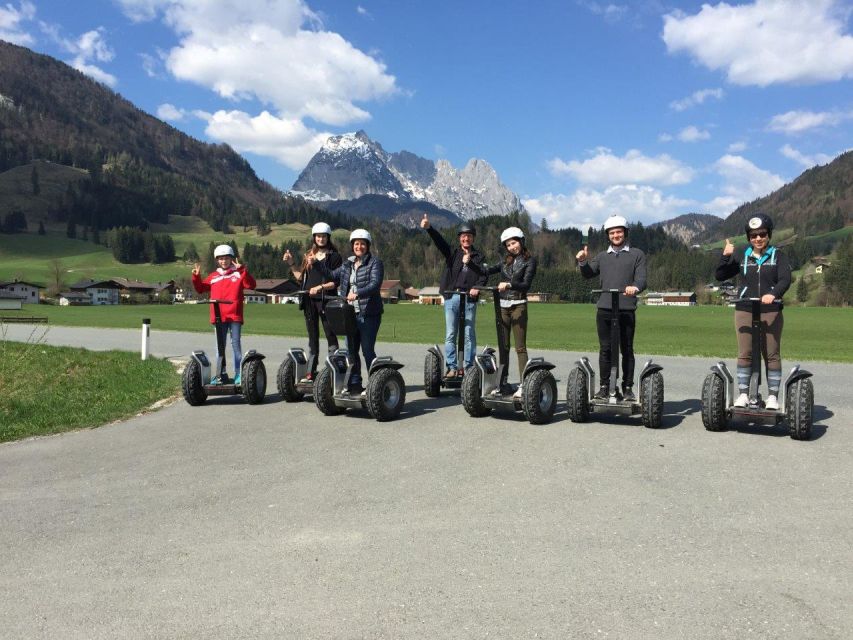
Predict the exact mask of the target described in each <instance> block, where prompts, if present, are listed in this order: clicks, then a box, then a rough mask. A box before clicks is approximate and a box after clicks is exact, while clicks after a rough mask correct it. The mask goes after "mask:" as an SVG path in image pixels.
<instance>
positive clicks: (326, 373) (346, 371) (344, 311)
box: [313, 296, 406, 422]
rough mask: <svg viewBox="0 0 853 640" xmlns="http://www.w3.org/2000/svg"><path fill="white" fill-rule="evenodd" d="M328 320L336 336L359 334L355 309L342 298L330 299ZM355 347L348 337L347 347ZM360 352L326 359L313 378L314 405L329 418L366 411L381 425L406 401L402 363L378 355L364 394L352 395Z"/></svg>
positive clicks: (340, 352) (341, 351)
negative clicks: (353, 411) (356, 360)
mask: <svg viewBox="0 0 853 640" xmlns="http://www.w3.org/2000/svg"><path fill="white" fill-rule="evenodd" d="M329 300H330V301H329V303H328V304H327V305H326V318H327V319H328V321H329V323H330V324H331V326H332V330H333V331H334V332H335V335H337V336H352V335H354V334H355V332H356V331H358V329H357V327H356V317H355V309H354V308H353V307H352V305H350V304H347V301H346V300H344V299H343V298H341V297H339V296H329ZM351 344H352V340H351V339H349V338H348V340H347V346H349V345H351ZM358 357H359V355H358V353H353V354H350V353H349V351H348V350H347V349H338V350H337V351H335V352H334V353H331V354H329V356H328V357H327V358H326V366H325V367H324V368H323V370H322V371H319V372H318V373H317V376H316V377H315V379H314V389H313V394H314V403H315V404H316V405H317V408H318V409H319V410H320V411H321V412H322V413H323V414H324V415H327V416H335V415H340V414H342V413H343V412H344V411H346V410H347V409H367V410H368V412H370V415H371V416H372V417H373V418H375V419H376V420H378V421H379V422H385V421H387V420H393V419H394V418H396V417H397V416H399V415H400V412H401V411H402V410H403V405H404V404H405V402H406V383H405V382H404V381H403V376H402V375H401V374H400V371H399V370H400V369H401V368H402V367H403V365H402V364H400V363H399V362H397V361H396V360H394V359H393V358H392V357H391V356H377V357H376V359H374V361H373V362H372V363H371V364H370V368H369V369H368V371H367V386H366V388H365V390H364V391H363V392H362V393H350V391H349V383H350V378H351V377H352V369H353V365H354V364H355V358H358Z"/></svg>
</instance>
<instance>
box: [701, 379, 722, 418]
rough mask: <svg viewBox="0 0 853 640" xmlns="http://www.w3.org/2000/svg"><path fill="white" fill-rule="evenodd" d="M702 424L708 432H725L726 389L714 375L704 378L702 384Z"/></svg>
mask: <svg viewBox="0 0 853 640" xmlns="http://www.w3.org/2000/svg"><path fill="white" fill-rule="evenodd" d="M702 424H704V425H705V429H707V430H708V431H725V430H726V428H727V427H728V423H727V421H726V389H725V387H724V386H723V381H722V379H721V378H720V376H718V375H717V374H715V373H709V374H708V375H707V376H705V382H703V383H702Z"/></svg>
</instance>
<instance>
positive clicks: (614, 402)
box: [566, 289, 663, 429]
mask: <svg viewBox="0 0 853 640" xmlns="http://www.w3.org/2000/svg"><path fill="white" fill-rule="evenodd" d="M591 293H610V308H611V309H612V310H613V320H612V321H611V322H610V358H611V364H610V386H609V388H608V392H609V393H608V397H607V398H606V399H603V400H600V399H598V398H596V397H595V396H594V393H595V371H594V370H593V368H592V365H591V364H590V362H589V358H587V357H586V356H584V357H582V358H581V359H580V360H577V361H576V362H575V366H574V368H573V369H572V370H571V372H570V373H569V381H568V383H567V384H566V405H567V409H568V414H569V419H570V420H571V421H572V422H586V421H587V420H589V416H590V414H602V415H606V414H610V415H623V416H636V415H640V416H642V420H643V425H644V426H645V427H647V428H649V429H659V428H660V426H661V424H662V422H663V374H662V373H661V371H662V370H663V367H662V366H661V365H659V364H654V363H653V362H652V361H651V360H648V361H647V362H646V363H645V365H643V368H642V370H641V371H640V394H639V397H638V398H637V400H636V401H634V402H631V401H627V400H624V399H623V398H622V395H621V394H620V393H619V391H618V389H617V383H618V380H619V329H620V327H619V294H620V293H622V291H621V290H619V289H593V290H592V291H591Z"/></svg>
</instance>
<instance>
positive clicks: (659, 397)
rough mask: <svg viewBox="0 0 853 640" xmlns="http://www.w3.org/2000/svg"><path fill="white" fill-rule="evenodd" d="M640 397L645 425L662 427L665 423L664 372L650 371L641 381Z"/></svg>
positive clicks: (650, 427) (656, 427) (649, 427)
mask: <svg viewBox="0 0 853 640" xmlns="http://www.w3.org/2000/svg"><path fill="white" fill-rule="evenodd" d="M640 399H641V400H642V402H643V426H645V427H646V428H647V429H660V428H661V425H662V424H663V374H662V373H661V372H660V371H655V372H654V373H650V374H649V375H647V376H646V377H645V378H643V379H642V381H640Z"/></svg>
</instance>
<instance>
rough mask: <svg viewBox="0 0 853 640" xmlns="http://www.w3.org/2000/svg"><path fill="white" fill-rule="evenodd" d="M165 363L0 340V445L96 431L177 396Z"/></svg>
mask: <svg viewBox="0 0 853 640" xmlns="http://www.w3.org/2000/svg"><path fill="white" fill-rule="evenodd" d="M179 387H180V378H179V376H178V374H177V372H176V371H175V367H174V366H173V365H172V364H171V363H170V362H167V361H166V360H158V359H149V360H146V361H145V362H143V361H142V360H140V359H139V355H138V354H134V353H130V352H124V351H122V352H119V351H106V352H103V351H101V352H93V351H87V350H85V349H73V348H70V347H49V346H46V345H44V344H39V342H38V341H33V342H28V343H21V342H10V341H6V340H3V341H2V342H0V442H7V441H9V440H18V439H20V438H26V437H29V436H36V435H46V434H50V433H59V432H62V431H70V430H73V429H80V428H84V427H95V426H98V425H102V424H106V423H108V422H111V421H113V420H118V419H121V418H127V417H129V416H132V415H134V414H136V413H138V412H139V411H141V410H143V409H145V408H146V407H149V406H151V405H152V404H153V403H154V402H156V401H157V400H160V399H162V398H167V397H170V396H172V395H174V394H176V393H178V391H179Z"/></svg>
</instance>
